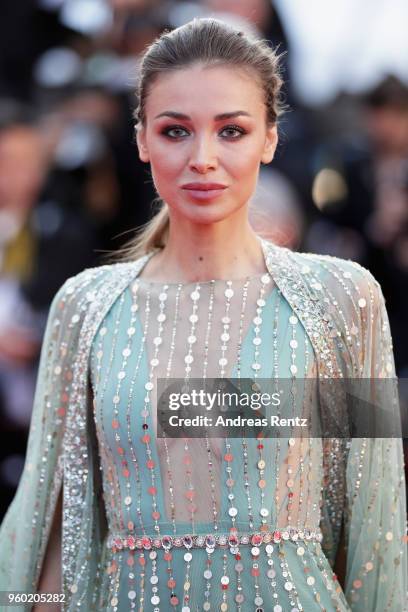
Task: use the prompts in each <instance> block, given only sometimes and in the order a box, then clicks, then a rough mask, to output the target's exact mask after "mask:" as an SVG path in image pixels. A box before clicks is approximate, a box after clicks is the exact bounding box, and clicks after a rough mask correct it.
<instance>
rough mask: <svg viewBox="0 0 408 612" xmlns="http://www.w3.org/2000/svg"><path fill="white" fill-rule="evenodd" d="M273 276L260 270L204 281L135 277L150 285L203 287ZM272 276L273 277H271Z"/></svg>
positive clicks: (139, 281)
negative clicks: (233, 276)
mask: <svg viewBox="0 0 408 612" xmlns="http://www.w3.org/2000/svg"><path fill="white" fill-rule="evenodd" d="M264 275H265V276H266V275H267V276H271V275H270V273H269V272H267V271H265V272H260V273H259V274H253V275H247V276H244V277H241V278H212V279H210V280H204V281H178V282H177V281H176V282H174V281H172V282H167V281H165V280H161V281H159V280H150V279H149V278H140V277H139V276H137V277H136V278H135V282H137V283H141V284H145V285H150V286H153V287H154V286H163V285H167V286H168V287H178V286H179V285H180V286H181V287H189V286H190V287H194V286H196V285H200V287H203V286H205V285H211V284H214V285H215V284H224V285H225V284H227V283H228V282H231V283H234V284H237V283H244V282H247V281H253V280H259V281H260V280H261V278H262V277H263V276H264ZM271 278H272V277H271Z"/></svg>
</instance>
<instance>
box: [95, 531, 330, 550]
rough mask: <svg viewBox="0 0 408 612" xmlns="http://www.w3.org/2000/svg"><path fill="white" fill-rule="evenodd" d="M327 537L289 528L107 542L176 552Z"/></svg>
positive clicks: (114, 536)
mask: <svg viewBox="0 0 408 612" xmlns="http://www.w3.org/2000/svg"><path fill="white" fill-rule="evenodd" d="M322 539H323V535H322V533H321V531H319V530H315V531H313V530H311V529H294V528H286V529H280V530H275V531H266V532H262V533H260V532H255V533H244V534H237V533H229V534H219V533H217V534H216V535H214V534H213V533H211V534H199V535H190V534H186V535H180V536H177V535H174V536H170V535H163V536H160V537H158V536H152V537H151V536H137V535H126V536H123V535H117V534H111V535H110V536H109V537H108V539H107V547H108V548H115V549H117V550H122V549H123V548H129V549H130V550H135V549H138V550H140V549H144V550H150V549H152V548H153V549H155V548H156V549H157V548H163V549H164V550H170V549H171V548H173V547H176V548H186V549H190V548H206V549H214V548H215V547H217V546H229V547H230V548H232V549H234V548H236V547H237V546H240V545H241V544H249V545H251V546H256V547H258V546H260V545H261V544H269V543H270V542H275V543H279V542H282V541H288V540H291V541H292V542H297V541H298V540H304V541H314V542H321V541H322Z"/></svg>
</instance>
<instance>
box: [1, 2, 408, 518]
mask: <svg viewBox="0 0 408 612" xmlns="http://www.w3.org/2000/svg"><path fill="white" fill-rule="evenodd" d="M206 15H213V16H215V15H217V16H219V17H220V18H222V19H224V20H226V21H230V22H231V23H234V24H237V25H239V26H240V27H242V28H244V27H247V28H249V29H252V30H253V31H254V32H256V33H258V34H259V36H262V37H263V38H266V39H268V40H270V41H271V43H272V44H273V45H275V46H277V47H278V49H279V51H280V52H283V53H284V55H283V59H282V62H283V69H284V79H285V97H286V102H287V104H288V105H289V107H290V110H289V111H288V112H287V113H286V115H285V116H284V117H283V118H282V120H281V124H280V145H279V149H278V152H277V155H276V157H275V160H274V162H273V164H272V165H271V166H270V167H267V168H263V169H262V174H261V179H260V183H259V188H258V191H257V193H256V195H255V197H254V201H253V203H252V207H251V219H252V222H253V224H254V226H255V228H256V229H258V230H259V232H260V233H262V235H263V236H265V237H266V238H270V239H273V240H275V241H276V242H278V243H279V244H283V245H285V246H289V247H290V248H293V249H298V250H306V251H311V252H316V253H324V254H332V255H337V256H340V257H344V258H350V259H353V260H356V261H358V262H360V263H361V264H362V265H364V266H365V267H367V268H368V269H369V270H370V271H371V272H372V273H373V274H374V276H375V277H376V279H377V280H378V281H379V282H380V283H381V286H382V288H383V292H384V295H385V298H386V302H387V308H388V313H389V317H390V322H391V329H392V335H393V339H394V349H395V357H396V364H397V370H398V374H399V376H400V377H407V376H408V316H407V315H408V37H407V36H406V28H407V25H408V3H407V2H406V0H359V1H358V2H355V0H332V2H330V3H328V2H324V1H323V0H274V1H272V2H271V0H196V1H194V2H193V1H191V2H187V1H182V0H179V1H176V0H173V1H171V0H24V1H23V2H18V1H17V2H16V1H15V0H13V1H11V0H3V2H2V3H1V8H0V417H1V418H0V424H1V425H0V426H1V432H0V435H1V438H0V439H1V444H0V490H1V496H0V519H1V517H2V516H3V514H4V512H5V510H6V509H7V507H8V505H9V503H10V501H11V499H12V497H13V495H14V491H15V488H16V486H17V483H18V481H19V477H20V474H21V470H22V467H23V463H24V452H25V447H26V441H27V431H28V426H29V422H30V415H31V409H32V400H33V393H34V389H35V381H36V375H37V368H38V358H39V352H40V348H41V340H42V335H43V332H44V326H45V322H46V319H47V314H48V309H49V306H50V303H51V300H52V298H53V296H54V294H55V293H56V291H57V290H58V289H59V287H60V286H61V285H62V283H63V282H64V281H65V280H66V279H67V278H68V277H69V276H72V275H73V274H76V273H77V272H80V271H81V270H83V269H84V268H86V267H89V266H94V265H98V264H100V263H101V262H102V258H103V256H104V253H106V251H115V250H117V249H118V248H120V247H121V246H122V245H123V244H124V243H125V242H126V241H127V240H128V239H129V237H130V236H131V233H132V231H133V230H134V229H135V228H137V227H138V226H140V225H141V224H142V223H145V222H146V221H147V220H148V219H149V218H150V216H151V214H152V208H151V202H152V200H153V198H154V197H155V193H154V190H153V186H152V180H151V177H150V175H149V171H148V168H147V166H145V165H144V164H142V163H141V162H139V160H138V155H137V150H136V146H135V141H134V131H133V120H132V112H133V109H134V107H135V105H136V99H135V93H134V90H135V82H136V78H137V73H138V65H139V58H140V56H141V54H142V53H143V50H144V49H145V47H146V45H148V44H149V43H150V42H151V41H152V40H153V39H154V38H155V37H156V36H157V35H158V34H160V32H162V31H163V29H164V28H174V27H177V26H179V25H181V24H183V23H185V22H186V21H189V20H190V19H192V18H193V17H195V16H206Z"/></svg>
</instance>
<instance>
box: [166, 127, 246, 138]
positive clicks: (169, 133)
mask: <svg viewBox="0 0 408 612" xmlns="http://www.w3.org/2000/svg"><path fill="white" fill-rule="evenodd" d="M160 134H161V135H162V136H165V137H167V138H169V139H171V140H178V139H181V138H185V137H186V136H188V135H189V134H190V130H189V129H188V128H186V127H185V126H183V125H178V124H172V125H166V126H164V127H162V128H161V129H160ZM246 134H248V130H247V129H245V128H244V127H242V126H240V125H236V124H227V125H223V126H222V127H221V128H219V129H218V135H219V136H221V137H222V138H223V139H224V140H239V139H240V138H242V137H243V136H245V135H246Z"/></svg>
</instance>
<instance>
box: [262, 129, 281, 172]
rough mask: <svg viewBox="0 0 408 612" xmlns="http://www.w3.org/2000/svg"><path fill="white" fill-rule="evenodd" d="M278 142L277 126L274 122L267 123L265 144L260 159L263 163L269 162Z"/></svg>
mask: <svg viewBox="0 0 408 612" xmlns="http://www.w3.org/2000/svg"><path fill="white" fill-rule="evenodd" d="M277 144H278V128H277V126H276V124H274V125H268V127H267V129H266V136H265V145H264V150H263V153H262V158H261V161H262V163H263V164H269V163H270V162H271V161H272V160H273V157H274V155H275V151H276V147H277Z"/></svg>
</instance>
